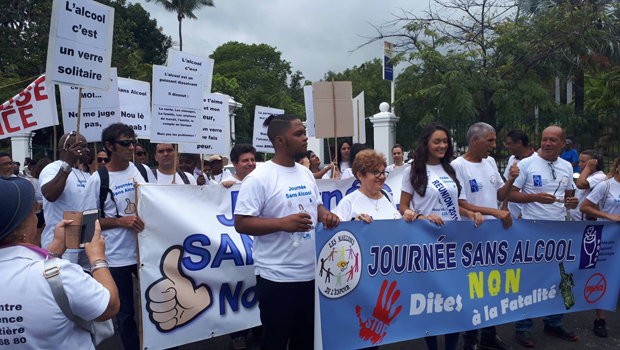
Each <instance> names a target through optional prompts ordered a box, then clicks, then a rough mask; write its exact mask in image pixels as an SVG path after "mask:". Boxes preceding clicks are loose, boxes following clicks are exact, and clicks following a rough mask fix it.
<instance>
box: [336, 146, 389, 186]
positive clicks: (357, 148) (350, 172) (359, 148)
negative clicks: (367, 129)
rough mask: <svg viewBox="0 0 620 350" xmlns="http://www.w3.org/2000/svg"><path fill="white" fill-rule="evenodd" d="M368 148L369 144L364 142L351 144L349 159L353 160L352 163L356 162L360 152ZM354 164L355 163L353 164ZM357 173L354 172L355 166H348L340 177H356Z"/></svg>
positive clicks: (344, 178) (342, 178)
mask: <svg viewBox="0 0 620 350" xmlns="http://www.w3.org/2000/svg"><path fill="white" fill-rule="evenodd" d="M365 149H368V146H366V145H365V144H363V143H354V144H353V146H351V156H350V157H349V160H350V161H351V164H353V163H355V157H356V156H357V154H358V153H360V152H361V151H363V150H365ZM351 166H353V165H351ZM386 170H387V169H386ZM354 176H355V175H354V174H353V168H352V167H351V168H348V169H346V170H343V171H342V175H340V179H341V180H346V179H350V178H352V177H354Z"/></svg>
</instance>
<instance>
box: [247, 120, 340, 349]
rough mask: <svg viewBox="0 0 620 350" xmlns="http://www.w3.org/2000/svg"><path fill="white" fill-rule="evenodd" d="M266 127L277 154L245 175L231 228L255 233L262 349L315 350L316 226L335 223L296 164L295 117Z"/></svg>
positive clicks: (299, 134) (298, 127) (299, 140)
mask: <svg viewBox="0 0 620 350" xmlns="http://www.w3.org/2000/svg"><path fill="white" fill-rule="evenodd" d="M264 124H265V126H267V127H268V130H267V136H268V137H269V140H270V141H271V143H272V144H273V147H274V149H275V157H274V158H273V159H272V160H271V161H268V162H266V163H265V165H264V166H263V167H261V168H259V169H257V170H255V171H253V172H252V173H251V174H250V175H248V176H247V177H246V178H245V179H244V180H243V183H242V184H241V189H240V191H239V197H238V198H237V203H236V208H235V229H236V230H237V232H239V233H245V234H248V235H252V236H254V237H255V238H254V251H253V253H254V268H255V274H256V275H257V277H256V281H257V283H256V287H257V294H258V303H259V307H260V317H261V323H262V324H263V343H262V346H261V349H263V350H267V349H268V350H285V349H286V348H287V344H288V346H289V349H292V350H297V349H313V348H314V292H315V286H314V268H315V262H316V249H315V243H314V241H315V233H314V230H315V227H316V225H318V223H319V222H322V223H323V224H324V225H325V227H327V228H331V227H336V226H338V224H339V223H340V220H339V219H338V217H337V216H336V215H335V214H333V213H330V212H329V211H328V210H327V209H326V208H325V207H324V206H323V203H322V200H321V195H320V193H319V189H318V186H317V185H316V181H315V179H314V176H313V175H312V173H311V172H310V170H309V169H308V168H305V167H304V166H302V165H300V164H297V161H299V160H300V159H302V158H303V157H305V156H306V155H307V148H308V137H306V129H305V127H304V125H303V124H302V122H301V120H300V119H299V117H297V116H293V115H288V114H282V115H272V116H270V117H269V118H267V119H266V120H265V123H264ZM289 341H290V342H289Z"/></svg>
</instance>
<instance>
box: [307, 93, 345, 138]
mask: <svg viewBox="0 0 620 350" xmlns="http://www.w3.org/2000/svg"><path fill="white" fill-rule="evenodd" d="M352 90H353V89H352V85H351V82H350V81H336V82H331V81H321V82H318V83H314V84H312V96H313V99H314V103H313V105H314V125H315V127H316V137H317V138H327V137H336V136H337V137H349V136H353V134H354V132H353V131H354V127H353V104H352V103H351V94H352ZM334 112H335V114H334ZM335 118H338V120H336V122H335V123H334V119H335ZM334 124H336V125H337V130H336V131H337V132H334Z"/></svg>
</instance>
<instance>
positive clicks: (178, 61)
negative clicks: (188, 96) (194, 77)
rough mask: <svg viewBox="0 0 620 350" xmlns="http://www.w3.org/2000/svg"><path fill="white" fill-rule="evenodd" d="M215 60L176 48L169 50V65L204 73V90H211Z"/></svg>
mask: <svg viewBox="0 0 620 350" xmlns="http://www.w3.org/2000/svg"><path fill="white" fill-rule="evenodd" d="M214 62H215V61H213V60H212V59H211V58H206V57H198V56H194V55H190V54H187V53H185V52H181V51H177V50H174V49H169V50H168V67H171V68H176V69H182V70H185V71H190V72H196V73H200V74H202V91H204V92H211V82H212V80H213V63H214Z"/></svg>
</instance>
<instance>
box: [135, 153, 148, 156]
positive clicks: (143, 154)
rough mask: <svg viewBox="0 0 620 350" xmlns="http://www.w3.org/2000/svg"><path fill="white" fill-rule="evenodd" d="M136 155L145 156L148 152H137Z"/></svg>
mask: <svg viewBox="0 0 620 350" xmlns="http://www.w3.org/2000/svg"><path fill="white" fill-rule="evenodd" d="M136 155H137V156H138V157H143V156H146V152H136Z"/></svg>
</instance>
